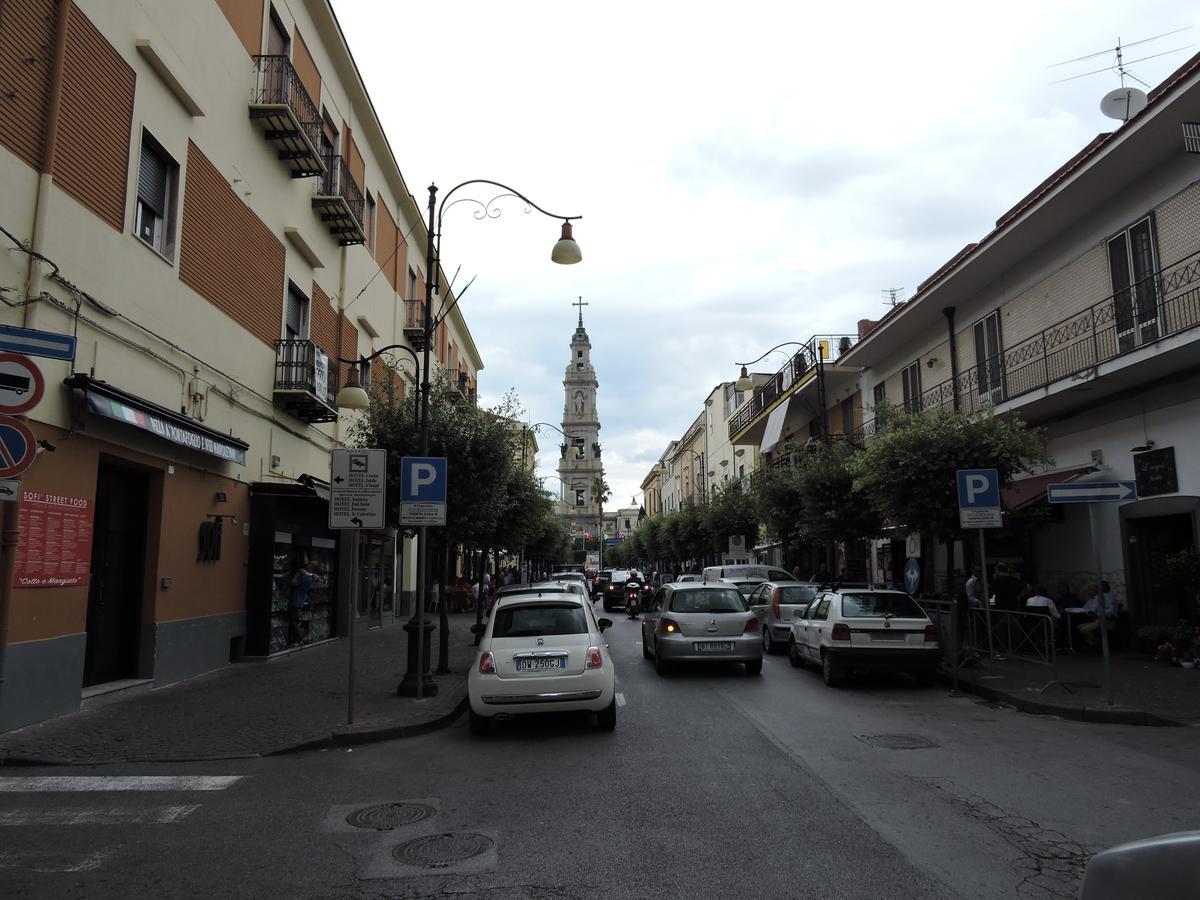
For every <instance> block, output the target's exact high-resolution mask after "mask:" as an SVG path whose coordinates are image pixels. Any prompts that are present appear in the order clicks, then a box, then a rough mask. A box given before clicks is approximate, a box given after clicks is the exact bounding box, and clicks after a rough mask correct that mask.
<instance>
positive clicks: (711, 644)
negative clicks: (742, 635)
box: [696, 641, 733, 653]
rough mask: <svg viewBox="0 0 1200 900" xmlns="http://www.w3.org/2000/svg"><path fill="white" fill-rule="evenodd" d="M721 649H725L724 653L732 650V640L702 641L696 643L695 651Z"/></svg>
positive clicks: (717, 650)
mask: <svg viewBox="0 0 1200 900" xmlns="http://www.w3.org/2000/svg"><path fill="white" fill-rule="evenodd" d="M722 650H723V651H725V652H726V653H728V652H729V651H731V650H733V642H732V641H704V642H703V643H698V644H696V652H697V653H703V652H706V651H707V652H720V651H722Z"/></svg>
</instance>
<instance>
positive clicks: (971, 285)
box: [838, 56, 1200, 626]
mask: <svg viewBox="0 0 1200 900" xmlns="http://www.w3.org/2000/svg"><path fill="white" fill-rule="evenodd" d="M1198 110H1200V56H1197V57H1194V58H1193V59H1191V60H1190V61H1189V62H1188V63H1187V64H1185V65H1184V66H1183V67H1182V68H1180V69H1179V70H1178V71H1177V72H1176V73H1175V74H1173V75H1172V76H1171V77H1170V78H1168V79H1167V80H1166V81H1164V82H1163V83H1162V84H1161V85H1160V86H1159V87H1157V88H1155V89H1154V90H1153V91H1151V92H1150V94H1149V102H1148V104H1147V106H1146V108H1145V109H1144V110H1143V111H1141V112H1140V113H1138V114H1137V115H1135V116H1133V117H1132V118H1131V119H1129V121H1127V122H1124V123H1122V124H1121V125H1120V126H1119V127H1117V128H1116V129H1115V130H1114V131H1112V132H1111V133H1106V134H1100V135H1097V137H1096V138H1095V139H1094V140H1093V141H1091V142H1090V143H1089V144H1088V145H1087V146H1086V147H1085V148H1084V149H1083V150H1081V151H1080V152H1079V153H1078V154H1077V155H1076V156H1075V157H1074V158H1072V159H1071V160H1069V161H1068V162H1067V163H1066V164H1065V165H1063V166H1062V167H1061V168H1060V169H1059V170H1058V171H1056V172H1054V173H1053V174H1052V175H1050V177H1048V178H1047V179H1046V180H1045V181H1044V182H1042V183H1041V184H1040V185H1038V186H1037V187H1036V188H1035V189H1034V190H1033V191H1031V192H1030V193H1029V195H1028V196H1026V197H1025V198H1024V199H1022V200H1021V201H1020V202H1019V203H1018V204H1017V205H1016V206H1015V207H1013V208H1012V209H1011V210H1008V211H1007V212H1005V213H1004V214H1003V215H1002V216H1000V218H999V219H998V220H997V222H996V227H995V229H994V230H993V231H991V232H990V233H989V234H987V235H986V236H984V237H983V238H982V239H980V240H979V241H978V242H976V243H972V244H969V245H967V246H966V247H965V248H964V249H963V250H962V252H960V253H959V254H957V255H956V256H955V257H954V258H953V259H951V260H950V261H949V262H947V263H946V265H944V266H943V267H942V268H941V269H939V270H938V271H937V272H935V273H934V274H933V275H932V276H931V277H930V278H929V279H927V280H926V281H925V282H924V283H923V284H921V285H920V287H919V289H918V290H917V292H916V293H915V295H914V296H913V297H912V298H911V299H910V300H909V301H908V302H907V303H905V304H903V305H902V306H899V307H897V308H895V309H894V310H892V311H890V312H889V314H888V315H887V316H885V317H884V318H883V319H882V320H881V321H880V322H879V323H878V324H874V323H863V326H864V327H863V332H864V333H863V335H862V338H861V339H860V340H857V341H855V342H854V343H853V346H851V347H850V348H848V350H847V352H845V353H844V354H842V355H841V356H840V357H839V358H838V364H839V365H845V366H847V367H850V368H859V367H861V369H862V373H861V376H860V378H861V389H862V395H863V396H864V397H866V398H867V400H866V404H865V405H866V406H868V407H870V406H873V405H874V404H875V403H878V402H879V401H881V400H888V401H890V402H892V403H895V404H899V405H902V406H904V407H905V408H907V409H910V410H912V411H914V412H918V411H920V410H924V409H928V408H931V407H936V406H952V407H954V408H958V409H966V410H971V409H977V408H979V407H981V406H983V405H990V406H992V407H993V408H994V409H995V410H996V412H997V413H1001V414H1002V413H1007V412H1016V413H1019V414H1020V416H1021V417H1022V418H1024V419H1025V420H1026V421H1028V422H1031V423H1034V424H1037V425H1041V426H1043V427H1044V428H1045V429H1046V434H1047V441H1048V447H1047V449H1048V451H1049V455H1050V456H1051V457H1052V459H1053V465H1052V467H1051V469H1050V470H1048V471H1046V472H1044V473H1037V474H1036V476H1034V477H1029V478H1025V479H1022V480H1019V481H1017V482H1015V483H1014V484H1013V485H1012V487H1011V488H1010V489H1009V491H1008V492H1007V493H1006V496H1005V505H1006V506H1007V508H1008V510H1009V515H1008V516H1007V517H1006V520H1005V521H1006V526H1005V528H1004V529H1001V530H999V531H997V532H994V533H990V534H989V542H990V549H989V551H988V561H989V564H990V563H991V562H994V561H995V560H996V559H1008V560H1011V561H1012V562H1014V563H1016V564H1017V565H1018V566H1019V567H1020V568H1021V570H1022V571H1023V572H1024V573H1025V575H1026V577H1027V578H1030V579H1033V580H1036V581H1040V582H1041V583H1043V584H1045V585H1046V586H1047V587H1048V588H1050V589H1053V587H1054V586H1055V585H1056V584H1057V583H1059V582H1062V581H1065V582H1067V583H1068V584H1070V585H1071V586H1073V587H1074V588H1075V589H1076V591H1077V593H1080V594H1083V593H1084V592H1085V591H1087V590H1088V589H1089V586H1090V585H1092V584H1094V583H1095V581H1096V578H1097V575H1096V562H1095V559H1096V557H1095V555H1094V554H1093V546H1092V540H1091V536H1090V529H1089V513H1088V509H1087V508H1086V507H1085V506H1083V505H1073V506H1069V507H1065V508H1064V507H1057V506H1056V507H1052V506H1050V505H1049V504H1048V503H1047V502H1046V499H1045V497H1046V491H1045V488H1046V484H1047V483H1052V482H1059V481H1066V480H1071V479H1074V478H1080V477H1087V478H1101V479H1103V480H1107V481H1117V480H1129V481H1136V482H1137V486H1138V498H1137V500H1135V501H1130V502H1121V503H1106V504H1102V505H1099V506H1098V507H1097V510H1096V511H1097V514H1098V515H1097V518H1098V543H1099V547H1098V550H1099V556H1100V565H1101V567H1102V569H1103V575H1104V578H1105V580H1107V581H1109V582H1110V583H1111V584H1112V586H1113V589H1114V591H1115V592H1116V594H1117V595H1118V597H1119V598H1120V599H1121V600H1122V602H1123V604H1124V605H1125V606H1126V608H1127V609H1128V611H1129V616H1130V619H1131V623H1132V625H1134V626H1136V625H1140V624H1146V623H1164V622H1165V623H1170V622H1174V621H1176V620H1177V619H1178V618H1179V617H1180V606H1179V601H1180V600H1181V599H1186V598H1181V597H1180V596H1179V591H1178V589H1177V586H1174V585H1172V584H1171V583H1170V581H1169V578H1168V577H1167V576H1166V575H1165V566H1164V559H1165V557H1166V556H1167V555H1169V554H1171V553H1173V552H1177V551H1179V550H1182V549H1185V548H1189V547H1195V546H1196V536H1197V526H1198V524H1200V522H1198V516H1200V461H1198V460H1197V458H1196V456H1195V454H1194V449H1195V447H1196V446H1197V445H1198V442H1200V328H1197V326H1198V325H1200V155H1196V151H1197V149H1198V148H1196V147H1191V148H1190V150H1191V152H1188V150H1189V148H1187V147H1186V146H1185V138H1184V125H1185V123H1187V122H1194V121H1196V120H1197V119H1198V118H1200V114H1198V112H1197V111H1198ZM870 426H871V423H870V422H869V421H868V422H867V423H866V430H867V431H870V430H871V429H870ZM970 548H971V542H967V547H966V549H965V553H966V554H967V555H968V556H969V555H970V553H971V549H970ZM963 553H964V548H963V547H962V546H961V545H960V546H959V547H958V550H957V552H956V557H955V558H954V559H948V558H945V557H944V556H939V557H938V558H937V559H936V561H935V562H936V567H937V570H938V571H939V572H946V571H948V570H951V569H959V570H961V569H962V567H963V565H964V562H965V561H966V560H964V559H963Z"/></svg>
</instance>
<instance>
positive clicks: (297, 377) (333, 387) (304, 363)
mask: <svg viewBox="0 0 1200 900" xmlns="http://www.w3.org/2000/svg"><path fill="white" fill-rule="evenodd" d="M275 390H276V391H283V392H291V391H303V392H306V393H308V394H311V395H312V396H313V397H314V398H316V399H317V400H319V401H320V402H321V403H323V404H325V405H326V406H329V407H336V403H335V399H336V397H337V392H338V369H337V365H336V364H335V363H334V362H333V361H332V360H331V359H330V358H329V357H328V356H326V355H325V353H324V352H323V351H322V350H321V349H320V348H319V347H318V346H317V345H316V344H314V343H313V342H312V341H299V340H281V341H276V342H275Z"/></svg>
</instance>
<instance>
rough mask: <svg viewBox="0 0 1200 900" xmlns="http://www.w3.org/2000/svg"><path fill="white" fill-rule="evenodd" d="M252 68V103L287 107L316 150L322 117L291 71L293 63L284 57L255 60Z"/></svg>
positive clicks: (260, 57)
mask: <svg viewBox="0 0 1200 900" xmlns="http://www.w3.org/2000/svg"><path fill="white" fill-rule="evenodd" d="M254 64H255V68H256V69H257V70H258V78H257V81H256V83H255V86H254V100H255V102H256V103H266V104H271V103H274V104H280V105H283V106H286V107H287V108H288V109H290V110H291V111H292V114H293V115H294V116H295V117H296V121H297V122H299V123H300V127H301V129H302V130H303V131H304V134H305V135H306V136H307V137H308V139H309V141H311V142H312V145H313V146H314V147H316V146H317V145H318V143H319V142H320V139H321V114H320V113H319V112H318V110H317V104H316V103H314V102H313V99H312V97H310V96H309V93H308V90H307V89H306V88H305V87H304V83H303V82H302V81H301V80H300V76H299V75H297V74H296V70H295V69H294V68H293V67H292V61H291V60H290V59H288V58H287V57H286V56H256V57H254Z"/></svg>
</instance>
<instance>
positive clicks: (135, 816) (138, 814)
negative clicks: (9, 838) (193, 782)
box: [0, 803, 200, 827]
mask: <svg viewBox="0 0 1200 900" xmlns="http://www.w3.org/2000/svg"><path fill="white" fill-rule="evenodd" d="M199 808H200V804H198V803H194V804H188V805H185V806H151V807H148V808H146V809H125V808H122V807H119V806H110V807H107V808H104V807H77V808H74V809H6V810H0V827H3V826H5V825H172V824H174V823H176V822H181V821H183V820H184V819H186V818H187V817H188V816H190V815H191V814H192V813H194V812H195V811H196V810H198V809H199Z"/></svg>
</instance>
